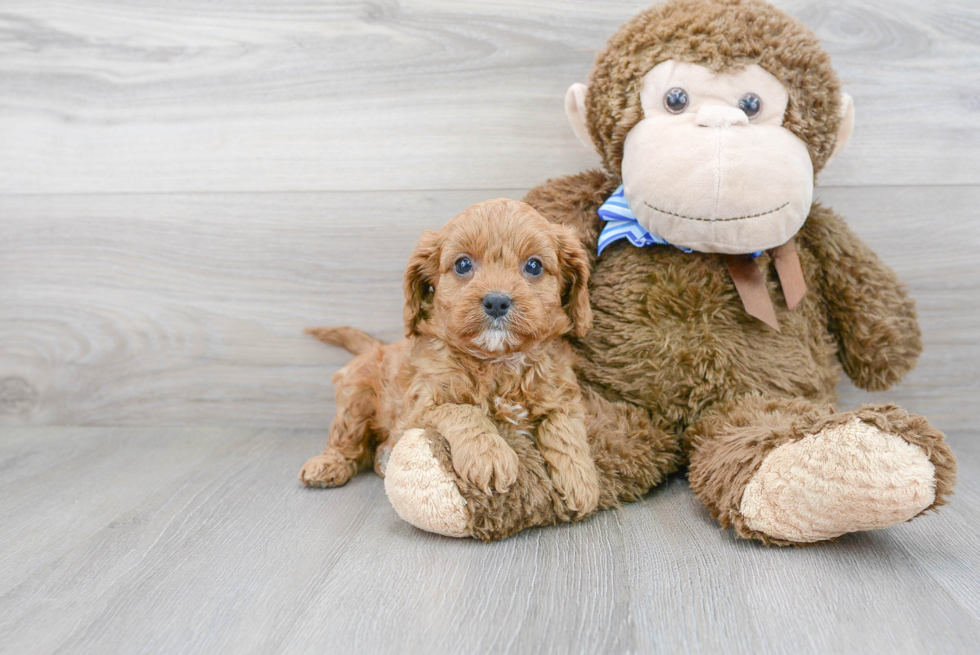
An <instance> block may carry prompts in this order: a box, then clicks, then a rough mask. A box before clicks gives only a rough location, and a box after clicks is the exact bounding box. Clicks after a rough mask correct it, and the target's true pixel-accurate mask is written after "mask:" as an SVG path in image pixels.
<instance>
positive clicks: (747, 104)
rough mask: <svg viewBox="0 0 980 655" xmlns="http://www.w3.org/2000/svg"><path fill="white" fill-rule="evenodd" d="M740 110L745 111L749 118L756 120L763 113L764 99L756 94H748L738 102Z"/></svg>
mask: <svg viewBox="0 0 980 655" xmlns="http://www.w3.org/2000/svg"><path fill="white" fill-rule="evenodd" d="M738 108H739V109H741V110H742V111H744V112H745V115H746V116H748V117H749V118H755V117H756V116H758V115H759V112H760V111H762V98H760V97H759V96H757V95H756V94H754V93H746V94H745V95H744V96H742V99H741V100H739V101H738Z"/></svg>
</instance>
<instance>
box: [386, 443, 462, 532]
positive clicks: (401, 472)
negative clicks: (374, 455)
mask: <svg viewBox="0 0 980 655" xmlns="http://www.w3.org/2000/svg"><path fill="white" fill-rule="evenodd" d="M385 492H386V493H387V494H388V500H389V501H391V505H392V506H393V507H394V508H395V511H396V512H398V516H400V517H402V519H404V520H405V521H408V522H409V523H411V524H412V525H414V526H415V527H417V528H420V529H422V530H425V531H427V532H435V533H437V534H441V535H445V536H447V537H467V536H469V532H468V530H467V527H466V526H467V519H468V517H469V515H468V513H467V511H466V500H465V499H464V498H463V496H462V495H460V493H459V489H458V488H457V486H456V482H455V480H453V478H452V477H451V476H450V475H449V474H448V473H447V472H446V471H445V470H443V468H442V466H440V464H439V461H438V460H437V459H436V458H435V456H434V455H433V454H432V449H431V448H430V447H429V441H428V439H427V438H426V436H425V431H424V430H406V431H405V434H403V435H402V437H401V439H399V440H398V443H397V444H395V447H394V448H393V449H392V451H391V457H390V458H389V460H388V466H387V467H386V470H385Z"/></svg>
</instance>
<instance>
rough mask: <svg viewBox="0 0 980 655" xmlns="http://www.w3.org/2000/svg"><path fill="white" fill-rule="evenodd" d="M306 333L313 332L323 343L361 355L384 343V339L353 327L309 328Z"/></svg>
mask: <svg viewBox="0 0 980 655" xmlns="http://www.w3.org/2000/svg"><path fill="white" fill-rule="evenodd" d="M306 333H307V334H312V335H313V336H314V337H316V338H317V339H319V340H320V341H322V342H323V343H329V344H330V345H332V346H340V347H341V348H344V349H346V350H347V352H349V353H352V354H354V355H360V354H361V353H366V352H367V351H369V350H371V349H372V348H374V347H375V346H383V345H384V341H379V340H378V339H375V338H374V337H372V336H371V335H369V334H368V333H366V332H361V331H360V330H355V329H354V328H352V327H335V328H307V329H306Z"/></svg>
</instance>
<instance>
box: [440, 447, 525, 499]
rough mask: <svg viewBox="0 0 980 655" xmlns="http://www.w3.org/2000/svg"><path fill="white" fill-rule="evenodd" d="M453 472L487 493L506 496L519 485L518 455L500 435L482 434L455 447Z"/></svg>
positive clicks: (453, 451)
mask: <svg viewBox="0 0 980 655" xmlns="http://www.w3.org/2000/svg"><path fill="white" fill-rule="evenodd" d="M452 457H453V468H454V469H456V472H457V473H458V474H459V476H460V477H461V478H463V479H464V480H466V481H468V482H471V483H472V484H475V485H476V486H477V487H479V488H480V489H482V490H483V492H484V493H487V494H489V493H491V484H492V489H493V490H495V491H497V492H498V493H505V492H506V491H507V490H508V489H510V488H511V486H513V484H514V483H515V482H517V470H518V467H519V462H518V459H517V453H515V452H514V449H513V448H511V447H510V445H509V444H508V443H507V442H506V441H504V439H503V437H501V436H500V435H497V434H480V435H476V436H474V437H472V438H469V439H463V440H462V441H461V442H460V443H457V444H456V445H455V446H453V447H452Z"/></svg>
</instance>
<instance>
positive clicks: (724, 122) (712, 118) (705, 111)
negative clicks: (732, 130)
mask: <svg viewBox="0 0 980 655" xmlns="http://www.w3.org/2000/svg"><path fill="white" fill-rule="evenodd" d="M694 122H695V123H697V124H698V125H700V126H701V127H732V126H734V125H748V124H749V117H748V116H746V115H745V112H744V111H742V110H741V109H739V108H738V107H726V106H724V105H701V108H700V109H698V114H697V116H695V117H694Z"/></svg>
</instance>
